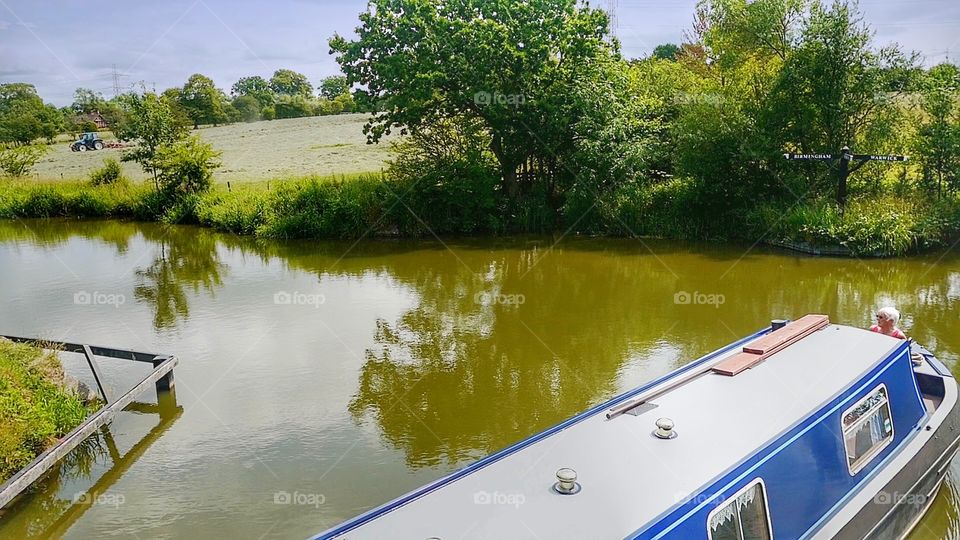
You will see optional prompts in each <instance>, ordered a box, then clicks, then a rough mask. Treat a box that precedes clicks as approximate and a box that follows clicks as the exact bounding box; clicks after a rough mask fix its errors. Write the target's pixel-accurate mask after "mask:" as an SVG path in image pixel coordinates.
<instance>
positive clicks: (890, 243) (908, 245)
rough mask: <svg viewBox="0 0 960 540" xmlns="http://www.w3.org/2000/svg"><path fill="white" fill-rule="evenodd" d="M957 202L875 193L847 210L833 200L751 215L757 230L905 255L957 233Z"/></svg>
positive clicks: (862, 250)
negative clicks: (875, 194) (936, 201)
mask: <svg viewBox="0 0 960 540" xmlns="http://www.w3.org/2000/svg"><path fill="white" fill-rule="evenodd" d="M956 207H957V205H956V203H955V202H950V201H946V202H942V203H938V204H929V203H927V202H924V201H921V200H914V199H900V198H894V197H889V196H888V197H873V198H867V199H859V200H854V201H851V202H850V203H849V204H848V205H847V207H846V209H845V210H844V212H842V213H841V212H840V211H839V209H838V208H837V206H836V205H835V204H834V203H832V202H827V201H808V202H805V203H802V204H798V205H796V206H794V207H792V208H789V209H786V210H784V209H782V208H778V207H774V206H767V207H763V208H760V209H758V210H757V211H756V212H754V213H753V214H752V215H751V219H750V222H751V224H752V229H753V231H754V234H756V235H763V234H764V233H765V232H769V237H770V238H772V239H774V240H785V241H790V242H803V243H807V244H809V245H812V246H845V247H847V248H849V249H850V251H852V252H853V253H854V254H856V255H883V256H889V255H902V254H905V253H908V252H911V251H916V250H918V249H921V248H930V247H936V246H940V245H943V244H944V243H945V242H946V241H947V240H948V238H949V237H950V236H951V235H954V234H956V233H957V229H958V222H957V221H956V220H955V219H954V218H955V217H956V216H955V212H956Z"/></svg>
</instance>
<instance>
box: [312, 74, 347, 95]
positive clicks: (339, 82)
mask: <svg viewBox="0 0 960 540" xmlns="http://www.w3.org/2000/svg"><path fill="white" fill-rule="evenodd" d="M319 90H320V97H322V98H324V99H330V100H333V99H337V98H338V97H340V96H342V95H344V94H349V93H350V84H349V83H347V78H346V77H344V76H343V75H336V76H333V77H327V78H325V79H323V80H322V81H320V86H319Z"/></svg>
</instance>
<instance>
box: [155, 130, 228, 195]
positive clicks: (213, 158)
mask: <svg viewBox="0 0 960 540" xmlns="http://www.w3.org/2000/svg"><path fill="white" fill-rule="evenodd" d="M154 163H155V165H156V168H157V179H158V180H159V181H160V190H161V191H162V192H163V193H164V194H165V195H167V196H168V197H172V198H173V199H177V198H180V197H182V196H186V195H194V194H199V193H203V192H205V191H207V190H209V189H210V186H211V185H212V184H213V170H214V169H216V168H217V167H220V165H221V162H220V152H217V151H215V150H214V149H213V146H211V145H210V144H209V143H206V142H203V140H201V139H200V137H199V136H197V135H193V136H191V137H188V138H186V139H184V140H182V141H178V142H176V143H173V144H171V145H168V146H164V147H161V148H159V149H158V150H157V155H156V159H155V161H154Z"/></svg>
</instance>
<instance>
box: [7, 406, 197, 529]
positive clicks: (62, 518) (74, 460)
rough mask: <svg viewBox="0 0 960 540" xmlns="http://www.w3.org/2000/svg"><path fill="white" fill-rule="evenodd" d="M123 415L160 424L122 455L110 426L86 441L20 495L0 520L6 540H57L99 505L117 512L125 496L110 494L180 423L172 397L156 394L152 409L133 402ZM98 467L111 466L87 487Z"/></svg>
mask: <svg viewBox="0 0 960 540" xmlns="http://www.w3.org/2000/svg"><path fill="white" fill-rule="evenodd" d="M124 411H129V412H132V413H135V414H149V415H157V416H158V418H159V422H158V423H157V424H156V425H155V426H154V427H153V428H152V429H151V430H150V431H149V432H147V433H146V434H145V435H143V437H142V438H140V440H138V441H137V442H136V443H135V444H134V445H133V446H132V447H131V448H130V449H129V450H127V451H126V452H124V453H121V452H120V450H119V449H118V447H117V443H116V441H115V440H114V436H113V433H112V431H111V428H110V427H109V426H104V427H103V428H102V429H101V430H100V431H98V432H96V433H95V434H94V435H92V436H90V437H88V438H87V440H86V441H84V443H83V444H81V445H80V446H78V447H77V448H76V449H75V450H74V451H72V452H70V454H68V455H67V457H65V458H64V459H63V461H61V462H60V463H59V464H58V465H57V466H55V467H54V468H52V469H51V470H50V471H49V472H47V474H46V475H45V476H44V477H43V478H41V479H40V480H38V481H37V482H36V483H35V484H34V485H33V486H32V487H31V488H30V490H29V491H28V492H27V494H25V495H21V497H20V499H19V500H15V501H14V502H13V503H12V504H11V505H10V506H9V507H7V508H6V509H5V510H4V511H3V512H4V513H9V515H10V517H4V528H3V533H4V535H8V537H9V538H60V537H62V536H63V535H64V534H66V532H67V531H68V530H69V529H70V527H71V526H73V525H74V524H75V523H77V522H78V521H79V520H80V519H81V518H82V517H83V516H84V514H86V513H87V512H88V511H89V510H90V509H91V508H93V507H94V506H96V505H97V504H111V502H113V503H115V504H116V506H118V507H119V506H121V505H122V504H123V498H122V497H123V495H122V494H111V493H110V489H111V488H112V487H113V486H114V484H116V483H117V482H118V481H119V480H120V479H121V478H122V477H123V475H124V474H125V473H126V472H127V470H129V468H130V467H131V466H132V465H133V464H134V463H136V461H137V460H138V459H140V457H141V456H142V455H143V454H144V452H146V451H147V449H149V448H150V446H151V445H152V444H153V443H154V442H156V441H157V440H158V439H159V438H160V437H161V436H163V434H164V433H165V432H166V431H167V430H168V429H169V428H170V426H171V425H173V423H174V422H175V421H176V420H177V419H178V418H180V416H181V415H182V414H183V407H180V406H178V405H177V399H176V394H175V393H174V392H173V391H170V392H160V393H159V394H158V396H157V403H156V404H152V403H140V402H134V403H131V404H130V405H128V406H127V407H126V408H125V409H124ZM102 464H109V467H108V468H107V469H106V471H105V472H103V473H101V474H100V475H99V476H98V477H97V479H96V481H94V482H93V483H92V484H90V479H92V478H93V477H94V476H95V469H96V468H98V465H102ZM80 486H84V487H82V488H81V487H80ZM86 486H89V487H86ZM27 505H29V506H30V507H31V508H30V511H21V510H24V508H23V507H25V506H27ZM38 510H39V511H38ZM3 515H4V514H3V513H0V516H3Z"/></svg>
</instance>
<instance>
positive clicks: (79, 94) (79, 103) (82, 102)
mask: <svg viewBox="0 0 960 540" xmlns="http://www.w3.org/2000/svg"><path fill="white" fill-rule="evenodd" d="M106 107H107V100H106V99H104V98H103V94H101V93H100V92H97V91H95V90H91V89H89V88H77V89H76V90H75V91H74V92H73V104H72V105H71V108H72V109H73V111H74V112H75V113H77V114H84V113H92V112H98V111H101V110H103V109H105V108H106Z"/></svg>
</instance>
